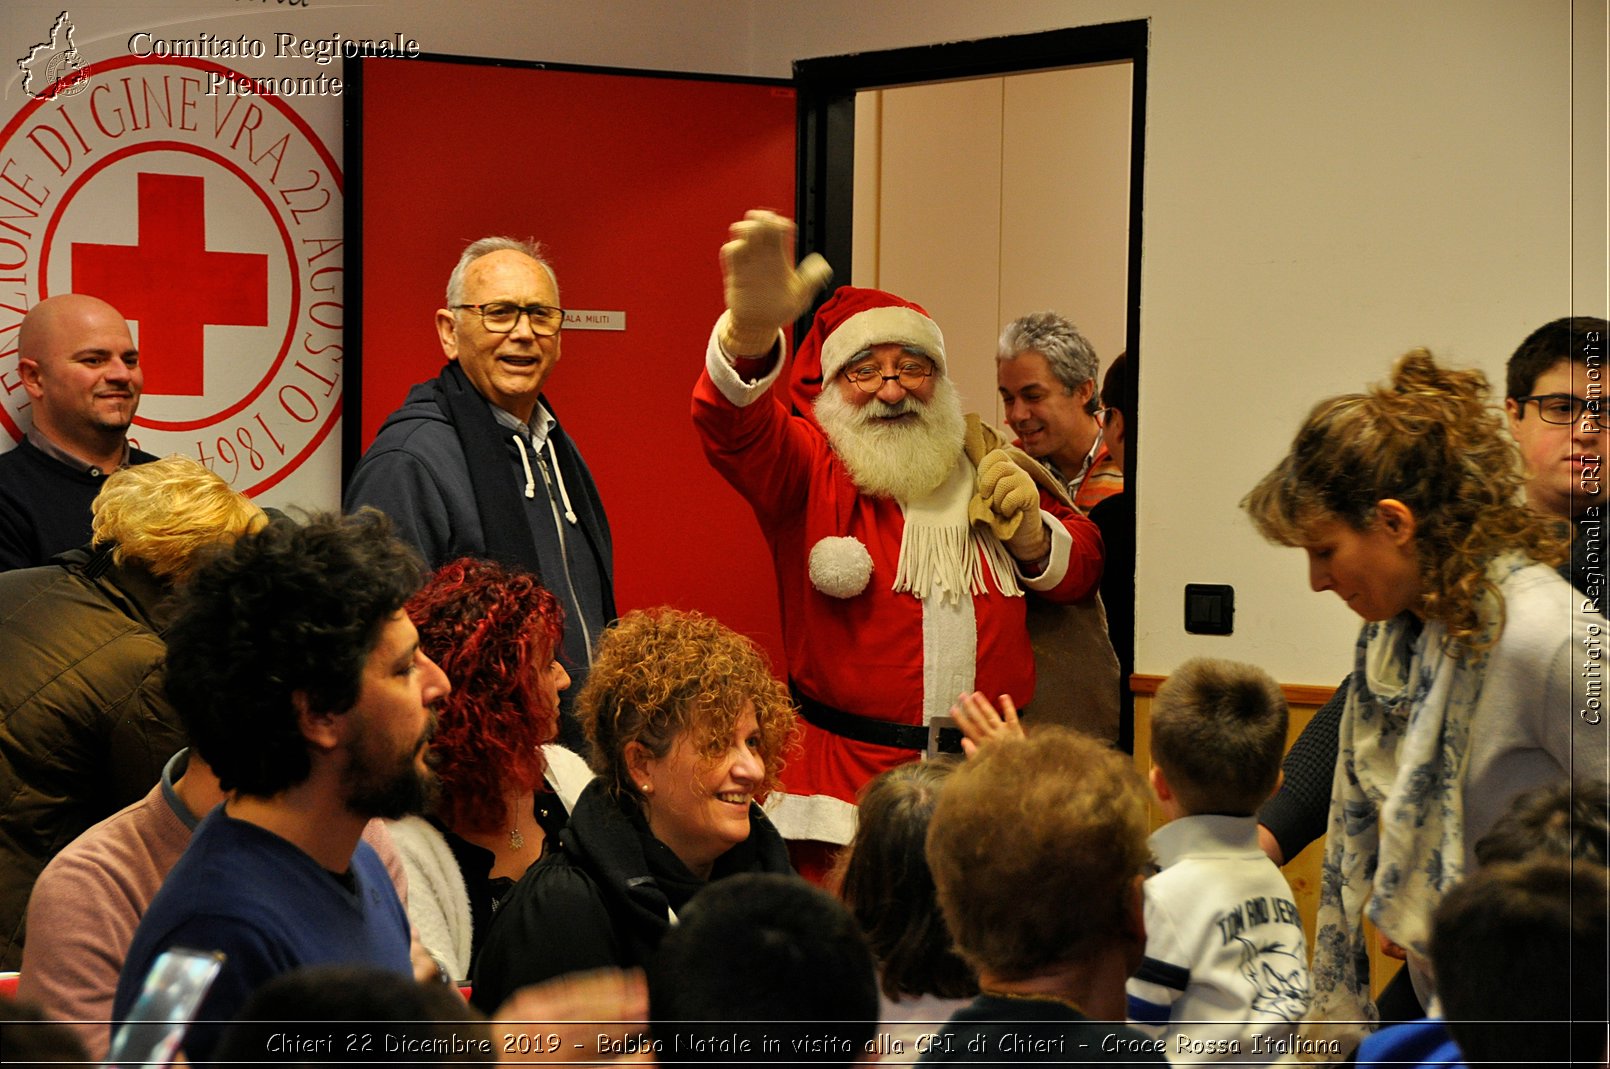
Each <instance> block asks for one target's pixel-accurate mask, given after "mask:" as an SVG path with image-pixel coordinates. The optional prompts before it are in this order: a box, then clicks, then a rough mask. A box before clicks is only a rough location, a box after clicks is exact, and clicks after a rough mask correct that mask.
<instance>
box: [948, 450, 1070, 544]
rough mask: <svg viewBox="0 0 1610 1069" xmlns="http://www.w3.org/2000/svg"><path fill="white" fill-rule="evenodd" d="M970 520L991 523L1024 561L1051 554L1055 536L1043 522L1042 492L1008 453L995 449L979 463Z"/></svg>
mask: <svg viewBox="0 0 1610 1069" xmlns="http://www.w3.org/2000/svg"><path fill="white" fill-rule="evenodd" d="M968 516H969V518H970V519H972V520H973V521H975V522H981V523H987V524H988V525H989V528H990V530H991V531H993V532H994V533H995V537H996V538H999V539H1000V540H1001V541H1002V542H1004V543H1006V550H1007V552H1008V553H1010V554H1012V556H1014V557H1016V558H1017V559H1018V560H1020V561H1033V560H1039V559H1040V558H1041V557H1043V556H1045V554H1046V553H1048V552H1050V550H1051V535H1050V533H1049V532H1047V531H1046V529H1045V522H1044V521H1043V520H1042V519H1041V518H1040V491H1039V489H1038V488H1037V487H1036V486H1035V485H1034V480H1033V479H1032V478H1030V477H1029V473H1028V472H1026V471H1024V470H1023V469H1022V468H1020V467H1018V466H1017V465H1016V464H1014V463H1012V458H1011V457H1009V456H1007V454H1006V451H1005V450H1004V449H992V450H990V451H989V452H988V453H985V454H984V457H983V459H981V460H980V461H979V462H978V492H977V493H976V494H974V495H973V500H972V503H971V505H970V506H969V508H968Z"/></svg>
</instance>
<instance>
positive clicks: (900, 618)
mask: <svg viewBox="0 0 1610 1069" xmlns="http://www.w3.org/2000/svg"><path fill="white" fill-rule="evenodd" d="M731 233H732V237H733V239H734V240H733V241H731V242H729V243H728V244H727V245H726V246H725V247H723V249H722V250H721V261H722V272H723V276H724V282H725V287H726V298H727V312H726V314H724V315H723V316H722V317H721V319H720V321H719V322H718V323H717V324H716V329H715V331H714V332H713V334H712V337H711V340H710V344H709V347H708V348H707V350H706V354H705V364H704V374H703V375H701V376H700V379H699V382H698V384H697V386H695V388H694V398H693V409H694V411H693V418H694V424H695V426H696V428H697V429H698V432H699V435H700V437H701V439H702V440H703V443H704V449H705V455H706V456H707V457H709V459H710V462H711V463H712V464H713V465H714V466H715V468H716V470H717V471H719V472H720V473H721V475H722V476H723V477H724V478H725V479H726V480H727V481H728V482H729V483H731V484H732V485H733V486H734V487H735V488H736V489H737V490H738V492H739V493H741V494H742V495H743V496H744V498H745V499H746V500H747V501H748V502H749V504H750V505H751V506H752V507H753V508H754V510H755V515H756V518H757V519H758V520H759V522H760V527H761V532H762V534H763V535H764V536H765V538H766V541H767V543H768V545H769V546H770V548H771V551H772V557H773V562H774V565H775V567H776V570H777V578H778V589H779V597H780V600H781V608H782V617H783V619H782V624H783V637H784V644H785V646H786V648H787V651H788V672H789V676H790V682H791V684H792V687H793V690H794V696H795V699H796V701H798V703H799V704H800V707H801V714H802V716H803V718H804V720H805V721H806V724H807V727H806V730H805V738H804V751H803V753H802V754H801V756H800V757H799V758H798V759H796V760H791V761H790V762H789V763H788V766H787V768H785V769H784V771H783V783H784V790H783V791H782V792H780V795H779V796H778V797H776V798H774V800H773V801H771V802H768V808H767V812H768V815H770V816H771V818H772V820H773V821H774V822H775V823H776V824H777V826H778V829H779V830H780V831H781V832H782V833H783V836H784V837H785V838H787V839H790V840H792V841H793V842H792V845H793V847H794V853H793V856H794V861H795V865H796V867H797V868H799V870H800V871H801V872H802V873H803V874H805V875H806V876H811V877H817V876H820V875H822V872H823V870H824V869H825V867H826V863H827V862H828V860H829V859H830V857H831V854H832V852H833V851H834V850H836V848H837V847H838V845H841V844H843V843H846V842H848V841H849V837H850V834H851V832H852V831H853V829H854V823H855V798H856V792H857V790H858V789H859V788H860V787H861V786H862V784H864V783H865V782H866V781H867V780H868V779H870V778H872V777H873V776H875V775H877V774H878V773H879V772H882V771H884V770H885V769H888V768H892V767H894V766H896V765H899V764H903V763H905V762H907V761H911V760H915V759H917V758H918V757H919V756H920V755H921V754H922V753H923V752H924V751H927V750H932V749H936V748H946V747H947V745H948V735H954V732H951V733H944V732H940V731H937V730H933V731H931V728H937V726H938V725H936V724H934V720H935V718H936V717H943V716H944V715H945V714H946V713H947V712H948V711H949V709H950V707H951V705H952V703H954V702H955V701H956V699H957V696H958V694H960V693H961V692H963V691H968V692H970V691H972V690H974V689H975V688H977V689H982V690H983V691H984V692H985V693H987V694H989V695H991V696H992V697H994V696H998V695H1001V694H1009V695H1010V696H1011V698H1012V700H1013V701H1015V702H1017V703H1018V704H1026V703H1027V702H1028V701H1029V700H1030V699H1031V698H1032V697H1033V695H1034V691H1035V685H1036V673H1035V658H1034V650H1033V648H1032V645H1031V643H1030V640H1029V631H1028V624H1027V617H1028V611H1027V609H1026V607H1025V606H1026V602H1027V601H1028V599H1029V597H1035V598H1042V599H1045V600H1046V601H1048V602H1051V603H1055V604H1065V603H1068V602H1073V601H1078V600H1081V599H1087V598H1089V597H1090V596H1091V595H1092V594H1093V593H1094V591H1095V588H1096V585H1097V582H1098V580H1099V579H1100V576H1101V539H1100V535H1099V534H1098V533H1097V531H1096V528H1095V525H1094V524H1093V523H1091V522H1090V521H1089V520H1088V519H1087V518H1085V517H1084V516H1082V515H1080V514H1079V513H1078V512H1077V511H1076V510H1075V509H1074V508H1073V507H1072V504H1071V501H1070V500H1069V499H1068V496H1067V493H1066V491H1065V489H1064V487H1063V486H1062V484H1061V483H1060V482H1059V481H1057V480H1056V479H1055V478H1054V477H1052V476H1051V475H1050V474H1049V473H1047V472H1045V470H1044V469H1043V468H1042V467H1041V466H1040V465H1039V464H1038V463H1036V462H1035V461H1033V460H1031V459H1030V458H1029V457H1028V456H1027V455H1026V454H1024V453H1022V452H1021V451H1020V450H1016V449H1012V448H1010V447H1009V446H1006V443H1005V442H1004V441H1001V440H1000V437H999V436H998V435H996V434H995V433H994V432H993V431H992V430H990V429H989V428H988V427H987V426H985V425H984V424H983V423H982V422H980V421H979V420H978V419H977V417H970V416H964V415H963V413H962V407H961V400H960V395H959V394H958V392H957V389H956V385H955V383H954V382H952V381H951V379H950V378H949V376H948V375H947V374H946V354H945V343H944V339H943V337H942V336H941V334H940V331H939V327H938V326H937V325H936V324H935V323H934V321H933V320H932V319H931V318H929V316H928V314H927V312H925V311H924V310H923V309H922V308H921V307H919V306H918V305H916V304H913V303H912V302H910V301H907V300H904V299H903V298H901V297H897V296H895V295H894V294H892V293H884V292H882V291H880V290H871V289H860V288H856V287H851V286H844V287H840V288H839V289H838V290H837V292H835V293H834V294H833V296H832V297H830V298H829V299H828V300H827V302H826V303H824V304H823V305H822V307H821V308H820V309H819V310H818V311H817V313H816V317H815V321H814V322H813V324H812V326H811V329H810V331H809V332H808V333H807V334H806V335H805V337H804V338H803V340H802V341H801V342H800V344H799V347H798V351H797V352H796V353H795V354H794V358H793V361H792V362H791V364H790V362H789V361H787V359H786V356H787V354H786V352H785V350H784V346H783V343H782V335H781V330H780V328H782V327H783V326H785V325H787V324H788V323H791V322H792V321H793V320H794V318H795V317H796V316H797V315H799V314H800V313H801V312H802V311H804V309H805V308H806V307H807V306H808V305H809V304H810V301H811V298H812V296H813V295H814V294H815V292H816V290H817V289H819V288H820V287H821V286H822V284H823V283H825V282H826V280H827V274H828V271H827V267H826V264H824V263H823V262H822V261H821V258H820V257H808V258H807V259H806V261H805V262H804V263H802V264H800V265H799V266H798V268H797V269H796V267H795V264H794V259H793V235H794V226H793V224H792V223H791V222H789V221H788V220H787V219H783V218H781V217H780V216H777V215H773V214H772V213H770V212H750V213H749V214H748V216H747V217H746V218H745V219H744V220H743V221H742V222H739V223H736V224H734V225H733V227H732V228H731ZM785 366H788V367H789V368H790V370H789V371H788V373H787V375H786V378H785V375H784V368H785ZM780 380H781V381H780ZM790 408H792V413H791V412H790ZM1003 447H1005V448H1003ZM1036 473H1037V475H1038V478H1036ZM1108 656H1109V658H1110V657H1111V651H1110V648H1109V650H1108ZM956 741H957V744H958V745H959V739H958V740H956Z"/></svg>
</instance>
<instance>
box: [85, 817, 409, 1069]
mask: <svg viewBox="0 0 1610 1069" xmlns="http://www.w3.org/2000/svg"><path fill="white" fill-rule="evenodd" d="M350 873H351V879H352V882H353V884H354V886H355V888H356V890H355V891H354V890H349V889H348V887H347V886H346V883H345V882H343V880H342V879H341V878H339V877H337V876H336V874H334V873H332V872H329V871H328V870H326V869H324V868H322V867H321V866H320V865H319V864H318V863H317V862H315V861H314V860H313V859H312V858H311V857H309V856H308V855H307V854H305V853H303V852H302V851H301V850H300V849H298V848H297V847H296V846H294V845H292V844H291V843H289V842H287V841H286V840H284V839H281V838H280V837H279V836H277V835H275V834H273V833H272V832H268V831H265V830H264V829H262V828H259V827H258V826H256V825H255V824H248V823H246V822H245V821H241V820H235V819H234V818H232V817H230V816H228V815H227V814H226V813H225V812H224V810H223V807H222V806H220V807H218V808H217V809H214V810H213V811H212V812H211V813H210V814H208V816H207V818H206V819H205V820H203V821H202V822H201V825H200V826H199V827H198V828H197V829H196V833H195V835H194V837H192V838H191V840H190V845H189V847H187V848H186V850H185V852H184V854H183V856H181V857H180V858H179V862H178V864H176V865H174V867H173V869H172V871H171V872H169V873H168V877H167V879H166V880H165V881H163V884H162V890H160V891H158V892H157V896H156V898H154V899H152V900H151V905H150V907H149V908H148V909H147V910H146V911H145V916H144V917H142V918H141V920H140V926H139V928H138V929H136V931H135V933H134V942H133V943H132V944H131V945H130V947H129V953H128V957H127V958H126V959H124V962H123V972H122V974H121V975H120V976H119V978H118V983H117V995H116V997H115V999H114V1000H113V1003H112V1020H113V1022H114V1027H115V1024H120V1023H121V1022H122V1021H123V1020H124V1019H125V1018H126V1017H127V1016H128V1012H129V1009H130V1007H132V1006H133V1004H134V1000H135V998H136V997H137V996H138V995H139V993H140V987H141V985H142V984H143V983H144V981H145V975H146V973H147V972H149V971H150V968H151V965H152V963H153V962H154V961H155V959H156V956H157V955H158V954H160V953H161V952H162V951H164V950H166V949H167V948H169V947H190V948H193V949H196V950H218V951H222V952H223V953H224V954H225V955H226V959H225V961H224V966H223V969H222V971H221V972H220V973H219V974H218V979H217V980H216V981H215V982H214V983H213V986H212V988H211V990H210V991H209V992H208V993H207V997H206V1000H205V1001H203V1002H202V1004H201V1010H200V1013H199V1014H198V1015H197V1024H196V1025H195V1026H194V1027H193V1028H191V1030H190V1033H189V1034H188V1035H187V1036H186V1038H185V1042H184V1051H185V1054H186V1056H188V1057H189V1059H190V1060H191V1061H192V1062H197V1063H199V1062H206V1061H209V1060H210V1059H211V1055H212V1051H213V1048H214V1047H215V1046H216V1045H217V1043H218V1040H219V1038H220V1036H221V1034H222V1031H223V1024H224V1023H225V1022H228V1021H230V1020H232V1019H233V1018H234V1017H235V1015H236V1014H237V1013H239V1012H240V1010H241V1008H242V1007H243V1006H244V1005H245V1004H246V1001H247V999H249V998H250V997H251V995H252V993H253V992H254V991H256V990H257V988H259V987H261V986H262V985H263V984H265V983H267V982H268V981H269V980H272V979H273V978H274V977H276V976H279V975H280V974H281V973H286V972H290V971H291V970H292V969H296V968H300V967H302V966H306V965H335V964H344V965H376V966H379V967H381V968H386V969H392V970H394V971H396V972H399V973H402V974H404V975H411V974H412V970H411V968H410V966H409V961H408V918H407V916H406V914H404V913H403V907H402V903H401V902H399V901H398V900H397V892H396V890H395V889H394V888H393V886H392V883H391V878H390V877H389V876H388V875H387V874H386V868H385V865H384V864H382V862H381V860H380V858H379V856H378V855H377V854H376V853H375V852H374V850H373V849H372V848H371V847H370V846H369V844H368V843H364V842H360V843H358V848H357V851H356V852H355V853H354V854H353V855H352V867H351V869H350ZM201 1022H216V1023H214V1024H203V1023H201Z"/></svg>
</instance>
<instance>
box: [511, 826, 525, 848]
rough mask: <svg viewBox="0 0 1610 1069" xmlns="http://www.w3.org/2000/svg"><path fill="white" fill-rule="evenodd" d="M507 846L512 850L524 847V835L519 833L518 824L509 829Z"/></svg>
mask: <svg viewBox="0 0 1610 1069" xmlns="http://www.w3.org/2000/svg"><path fill="white" fill-rule="evenodd" d="M509 847H510V849H513V850H524V849H525V836H524V835H521V834H520V827H519V825H515V826H514V827H513V828H511V829H509Z"/></svg>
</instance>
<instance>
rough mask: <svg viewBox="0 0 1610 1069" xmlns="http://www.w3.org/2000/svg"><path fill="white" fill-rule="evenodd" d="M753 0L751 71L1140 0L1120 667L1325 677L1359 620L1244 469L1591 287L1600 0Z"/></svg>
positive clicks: (1589, 294)
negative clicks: (1264, 537)
mask: <svg viewBox="0 0 1610 1069" xmlns="http://www.w3.org/2000/svg"><path fill="white" fill-rule="evenodd" d="M762 8H764V9H765V10H766V11H768V12H769V15H768V16H767V17H766V19H765V21H766V22H767V27H766V33H764V34H763V35H760V36H758V37H757V39H756V42H757V55H756V63H755V70H756V71H757V72H758V73H768V74H769V73H778V72H780V71H781V70H783V69H785V66H786V62H787V60H788V59H791V58H793V57H794V56H799V55H806V56H808V55H832V54H837V53H842V52H851V51H858V52H865V51H871V50H876V49H882V48H890V47H896V46H901V45H912V44H920V43H930V42H939V41H949V40H960V39H970V38H975V37H984V36H993V35H1000V34H1009V33H1022V32H1030V31H1035V30H1044V29H1051V28H1056V27H1061V26H1067V25H1076V24H1093V23H1100V22H1110V21H1116V20H1120V19H1131V18H1149V19H1150V20H1151V51H1150V63H1151V66H1150V82H1149V85H1148V89H1147V116H1146V124H1147V134H1146V136H1147V144H1146V153H1147V155H1146V161H1145V204H1144V221H1143V232H1144V243H1145V247H1144V262H1143V267H1142V282H1141V295H1142V312H1141V338H1140V347H1141V350H1142V364H1141V367H1142V371H1141V381H1140V390H1141V406H1142V413H1143V419H1144V421H1145V426H1144V428H1143V437H1142V439H1141V442H1140V448H1139V460H1138V463H1139V484H1140V485H1139V510H1140V516H1141V522H1140V525H1139V547H1138V550H1139V563H1138V570H1139V580H1138V587H1137V599H1138V606H1137V632H1138V634H1137V655H1136V668H1137V670H1138V671H1140V672H1143V673H1165V672H1167V671H1168V670H1169V669H1170V668H1172V667H1173V666H1174V665H1176V664H1178V663H1179V662H1180V661H1181V660H1183V659H1184V658H1186V657H1189V656H1193V655H1198V654H1215V655H1221V656H1231V657H1240V658H1245V659H1248V660H1254V661H1257V662H1259V663H1260V664H1262V665H1264V666H1265V667H1266V668H1268V670H1269V671H1271V672H1272V673H1273V674H1274V675H1275V676H1276V678H1278V679H1281V680H1283V681H1285V682H1291V683H1315V684H1333V683H1334V682H1335V681H1336V680H1337V679H1339V678H1340V677H1341V675H1342V674H1343V672H1344V671H1345V669H1346V667H1347V664H1348V657H1349V652H1350V649H1351V645H1352V637H1353V635H1354V633H1355V631H1356V625H1357V621H1356V619H1355V618H1353V617H1352V615H1351V614H1350V613H1349V612H1348V611H1347V610H1346V609H1345V608H1344V607H1343V606H1342V605H1341V604H1340V602H1338V601H1337V600H1336V599H1334V598H1332V597H1330V596H1329V595H1326V596H1323V597H1322V596H1319V595H1314V594H1311V593H1309V592H1308V590H1307V582H1306V571H1305V567H1304V563H1303V559H1302V554H1301V553H1299V552H1298V551H1296V550H1290V549H1276V548H1272V547H1268V546H1266V545H1264V544H1263V543H1262V542H1261V540H1259V539H1258V538H1257V537H1256V535H1255V534H1254V533H1253V531H1252V529H1251V527H1250V525H1249V524H1248V523H1247V522H1246V520H1245V519H1244V518H1243V517H1242V515H1241V514H1240V512H1239V510H1238V508H1237V502H1238V500H1239V498H1240V497H1241V495H1242V494H1243V493H1245V491H1246V490H1247V489H1249V488H1250V487H1251V486H1252V484H1253V483H1254V482H1256V481H1257V479H1258V478H1259V477H1260V476H1261V475H1262V474H1263V473H1264V472H1265V471H1267V470H1268V469H1269V468H1270V467H1272V466H1273V465H1274V464H1275V462H1276V461H1277V460H1278V459H1279V458H1280V456H1281V455H1282V454H1283V453H1284V451H1285V448H1286V446H1287V445H1288V443H1289V441H1290V437H1291V435H1292V433H1293V432H1294V431H1295V429H1296V426H1297V424H1298V422H1299V421H1300V419H1301V417H1302V415H1303V414H1304V413H1305V412H1306V410H1307V408H1308V407H1309V405H1310V404H1311V403H1312V402H1313V401H1315V400H1318V399H1319V398H1321V397H1324V396H1328V395H1330V394H1334V393H1339V392H1343V391H1347V390H1352V389H1357V388H1358V387H1359V386H1360V385H1361V384H1362V383H1364V382H1365V381H1369V380H1374V379H1377V378H1379V377H1381V376H1383V375H1384V374H1385V372H1386V370H1387V367H1388V365H1389V363H1390V361H1391V360H1392V358H1393V357H1395V356H1396V355H1398V354H1399V353H1401V352H1402V351H1404V350H1405V349H1407V348H1409V347H1411V346H1414V345H1422V344H1423V345H1429V346H1431V347H1432V348H1433V349H1434V350H1435V351H1436V352H1438V353H1440V354H1442V355H1444V356H1445V357H1446V358H1447V359H1448V360H1450V361H1452V362H1457V363H1463V364H1475V365H1479V366H1482V367H1484V368H1486V369H1487V370H1488V372H1489V374H1490V375H1492V376H1494V377H1495V381H1496V380H1497V379H1498V376H1500V374H1501V371H1502V367H1503V362H1504V359H1505V358H1506V356H1507V355H1508V353H1509V352H1510V351H1511V350H1512V349H1513V348H1514V346H1515V345H1516V343H1518V342H1519V341H1520V339H1521V338H1522V337H1524V336H1525V334H1526V333H1527V332H1528V331H1529V330H1530V329H1531V328H1532V327H1534V326H1537V325H1538V324H1540V323H1543V322H1545V321H1547V320H1549V319H1552V318H1555V317H1556V316H1560V315H1563V314H1567V313H1568V312H1570V311H1573V310H1574V311H1577V312H1583V313H1596V314H1603V313H1604V312H1605V310H1606V307H1607V306H1610V301H1607V299H1606V294H1605V268H1604V250H1605V238H1604V215H1603V200H1604V195H1605V169H1604V151H1603V146H1604V139H1603V126H1604V90H1603V84H1604V83H1603V66H1604V60H1605V54H1604V29H1605V14H1604V11H1605V8H1604V4H1603V3H1602V2H1601V3H1595V4H1586V3H1578V4H1576V5H1575V10H1574V12H1573V6H1572V5H1571V4H1570V3H1568V2H1566V0H1555V2H1531V0H1489V2H1479V0H1417V2H1415V3H1411V4H1402V3H1396V2H1390V3H1387V2H1352V3H1346V4H1338V3H1317V2H1267V0H1212V2H1203V0H1150V2H1129V0H1088V2H1083V3H1076V4H1069V3H1057V2H1027V0H1023V2H1018V3H1013V4H1009V5H998V6H996V7H994V8H991V9H989V10H988V12H987V13H986V12H985V11H984V10H983V9H982V8H981V7H980V6H979V5H974V4H970V3H965V2H961V0H956V2H948V0H947V2H936V3H929V4H924V5H922V7H921V16H920V18H919V17H916V15H915V12H914V8H913V5H909V4H895V3H877V2H868V0H825V2H820V3H813V4H811V5H810V6H809V8H808V9H805V8H795V7H793V6H792V5H790V6H788V7H787V8H786V9H785V8H782V7H781V6H778V5H762ZM1573 14H1574V17H1575V26H1573ZM1573 30H1574V31H1575V33H1576V35H1577V37H1578V38H1579V41H1580V43H1579V45H1578V60H1577V82H1578V85H1577V88H1576V91H1575V93H1573V85H1572V66H1571V59H1572V37H1573ZM1595 86H1596V87H1597V88H1595ZM1573 110H1574V112H1575V126H1574V127H1573ZM1573 137H1575V139H1576V145H1577V152H1576V155H1575V157H1574V159H1573ZM1573 164H1574V166H1575V168H1576V169H1575V171H1573ZM1573 181H1574V183H1575V185H1574V187H1573ZM1573 205H1575V210H1573ZM1573 239H1575V241H1576V245H1575V248H1574V249H1573ZM1187 582H1224V583H1231V584H1233V585H1234V586H1235V587H1236V591H1237V609H1238V612H1237V621H1236V634H1235V635H1233V636H1231V637H1228V638H1208V637H1197V636H1189V635H1186V634H1184V632H1183V629H1182V627H1181V616H1182V611H1181V599H1182V588H1183V586H1184V584H1185V583H1187Z"/></svg>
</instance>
